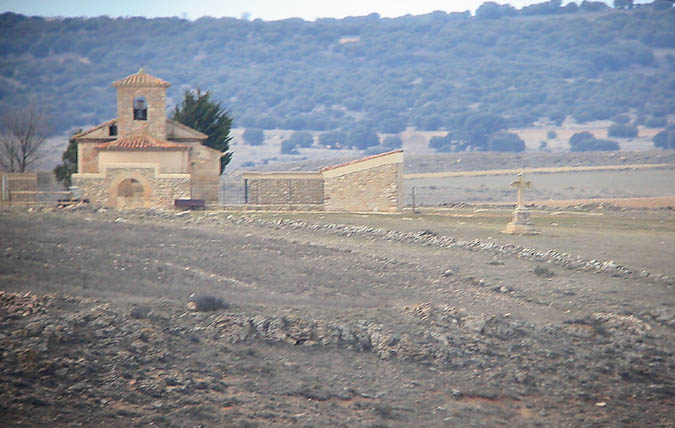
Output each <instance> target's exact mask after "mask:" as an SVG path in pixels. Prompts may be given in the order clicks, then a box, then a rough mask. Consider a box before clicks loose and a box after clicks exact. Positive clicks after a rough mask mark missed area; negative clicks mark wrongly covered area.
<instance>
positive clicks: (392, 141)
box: [382, 135, 403, 149]
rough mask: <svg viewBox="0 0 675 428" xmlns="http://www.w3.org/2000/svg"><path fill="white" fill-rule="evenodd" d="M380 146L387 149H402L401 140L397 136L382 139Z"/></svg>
mask: <svg viewBox="0 0 675 428" xmlns="http://www.w3.org/2000/svg"><path fill="white" fill-rule="evenodd" d="M382 145H383V146H384V147H385V148H388V149H400V148H401V147H403V140H402V139H401V137H399V136H398V135H391V136H389V137H387V138H385V139H384V141H383V142H382Z"/></svg>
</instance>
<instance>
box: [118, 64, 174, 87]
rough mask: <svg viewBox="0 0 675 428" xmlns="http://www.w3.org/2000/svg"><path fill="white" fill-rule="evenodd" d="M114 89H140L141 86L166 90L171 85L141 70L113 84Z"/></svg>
mask: <svg viewBox="0 0 675 428" xmlns="http://www.w3.org/2000/svg"><path fill="white" fill-rule="evenodd" d="M112 85H113V86H114V87H116V88H118V87H120V86H122V87H139V86H163V87H165V88H167V87H169V86H170V85H171V84H170V83H169V82H167V81H166V80H162V79H160V78H159V77H155V76H151V75H149V74H146V73H145V71H143V69H142V68H141V69H140V70H138V73H136V74H132V75H131V76H127V77H125V78H124V79H122V80H118V81H116V82H113V84H112Z"/></svg>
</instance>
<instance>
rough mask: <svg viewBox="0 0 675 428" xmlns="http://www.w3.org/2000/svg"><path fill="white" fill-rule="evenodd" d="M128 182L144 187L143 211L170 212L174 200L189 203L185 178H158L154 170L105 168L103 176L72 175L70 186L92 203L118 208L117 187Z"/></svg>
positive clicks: (186, 179) (162, 175) (178, 175)
mask: <svg viewBox="0 0 675 428" xmlns="http://www.w3.org/2000/svg"><path fill="white" fill-rule="evenodd" d="M127 178H133V179H135V180H137V181H139V182H140V183H141V184H142V185H143V196H144V207H146V208H159V209H173V206H174V200H176V199H190V176H189V175H188V174H157V168H155V167H119V168H118V167H107V168H106V170H105V171H104V172H103V173H102V174H74V175H73V185H74V186H77V187H79V188H80V190H81V192H82V196H83V197H84V198H88V199H89V201H90V202H91V203H94V204H101V205H107V206H112V207H117V190H118V187H119V184H120V183H121V182H122V181H123V180H125V179H127Z"/></svg>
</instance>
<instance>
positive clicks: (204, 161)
mask: <svg viewBox="0 0 675 428" xmlns="http://www.w3.org/2000/svg"><path fill="white" fill-rule="evenodd" d="M190 144H191V149H190V175H191V176H192V199H202V200H204V201H206V202H207V204H209V203H213V204H216V203H218V190H219V188H220V158H221V156H222V155H223V153H222V152H220V151H218V150H216V149H212V148H210V147H207V146H204V145H202V144H201V142H200V141H196V142H192V143H190Z"/></svg>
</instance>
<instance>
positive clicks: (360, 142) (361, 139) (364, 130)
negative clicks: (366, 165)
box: [347, 125, 380, 150]
mask: <svg viewBox="0 0 675 428" xmlns="http://www.w3.org/2000/svg"><path fill="white" fill-rule="evenodd" d="M378 144H380V137H378V136H377V134H376V133H375V131H373V130H372V129H370V128H368V127H367V126H363V125H362V126H358V127H356V128H355V129H353V130H352V131H351V132H349V135H348V136H347V145H348V146H349V147H353V148H356V149H359V150H365V149H367V148H369V147H373V146H377V145H378Z"/></svg>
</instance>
